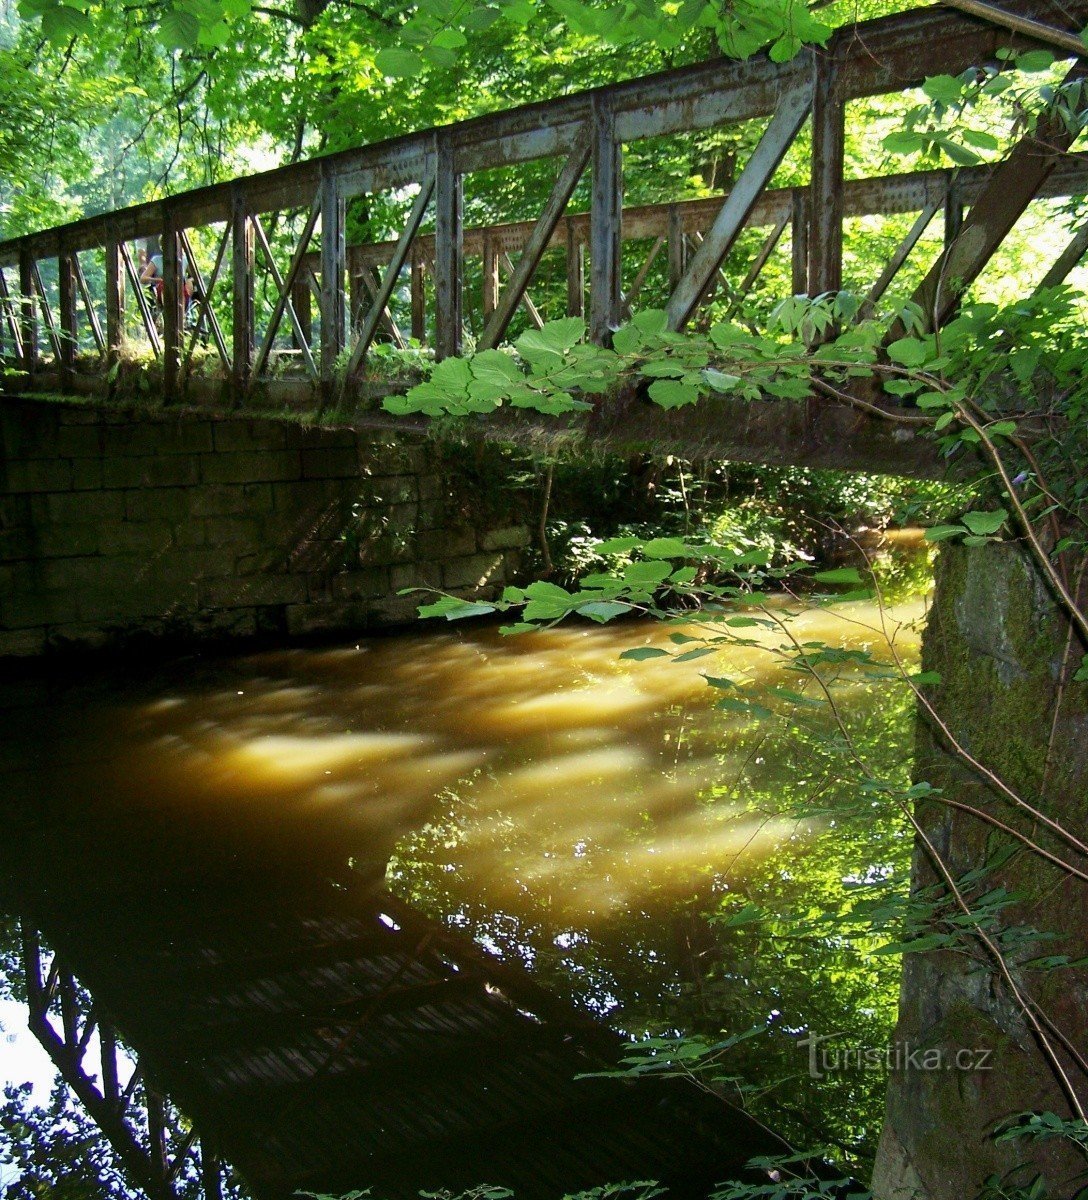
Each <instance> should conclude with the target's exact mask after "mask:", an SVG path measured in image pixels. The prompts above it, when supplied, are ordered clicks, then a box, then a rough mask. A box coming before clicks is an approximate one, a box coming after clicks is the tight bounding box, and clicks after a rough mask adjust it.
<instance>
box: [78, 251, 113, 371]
mask: <svg viewBox="0 0 1088 1200" xmlns="http://www.w3.org/2000/svg"><path fill="white" fill-rule="evenodd" d="M72 274H73V275H75V278H76V286H77V287H78V288H79V294H80V297H81V298H82V300H83V308H84V311H85V312H86V313H87V321H88V324H89V325H90V328H91V337H93V338H94V344H95V346H96V347H97V349H98V356H99V358H103V359H104V358H105V357H106V339H105V338H104V337H103V336H102V323H101V322H100V321H99V319H98V313H97V312H96V311H95V307H94V301H93V300H92V299H91V289H90V288H89V287H88V286H87V277H86V275H84V274H83V266H82V264H81V263H80V261H79V255H78V254H73V255H72Z"/></svg>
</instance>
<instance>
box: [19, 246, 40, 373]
mask: <svg viewBox="0 0 1088 1200" xmlns="http://www.w3.org/2000/svg"><path fill="white" fill-rule="evenodd" d="M19 295H20V303H19V313H20V324H21V326H22V343H23V361H22V368H23V370H24V371H25V372H26V373H27V375H28V376H29V377H30V379H31V380H32V381H33V379H34V374H35V372H36V370H37V368H38V313H37V309H36V308H35V305H34V254H33V252H32V251H31V249H30V246H29V245H28V244H27V243H26V242H24V243H23V244H22V245H21V246H20V247H19Z"/></svg>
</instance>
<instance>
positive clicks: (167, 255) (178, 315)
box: [162, 209, 185, 404]
mask: <svg viewBox="0 0 1088 1200" xmlns="http://www.w3.org/2000/svg"><path fill="white" fill-rule="evenodd" d="M162 314H163V315H162V385H163V399H164V400H165V401H166V403H167V404H172V403H174V402H175V401H176V400H178V398H179V387H180V383H181V354H182V337H183V333H184V329H185V268H184V264H183V261H182V254H181V241H180V238H179V235H178V226H177V221H176V220H175V219H174V216H173V214H172V213H171V212H170V210H169V209H167V212H166V217H165V219H164V221H163V229H162Z"/></svg>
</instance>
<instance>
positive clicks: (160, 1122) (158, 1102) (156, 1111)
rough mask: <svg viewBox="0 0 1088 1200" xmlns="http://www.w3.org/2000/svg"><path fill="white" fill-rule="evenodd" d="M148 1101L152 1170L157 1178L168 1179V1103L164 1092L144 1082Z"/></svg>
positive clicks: (148, 1138)
mask: <svg viewBox="0 0 1088 1200" xmlns="http://www.w3.org/2000/svg"><path fill="white" fill-rule="evenodd" d="M144 1094H145V1097H146V1101H147V1149H148V1155H149V1157H150V1160H151V1171H152V1174H153V1176H154V1177H155V1178H156V1179H159V1180H162V1181H163V1182H164V1183H165V1181H166V1105H165V1103H164V1102H163V1098H162V1094H161V1093H160V1092H158V1091H156V1090H155V1089H154V1088H153V1087H152V1086H151V1085H150V1084H149V1083H146V1082H145V1084H144Z"/></svg>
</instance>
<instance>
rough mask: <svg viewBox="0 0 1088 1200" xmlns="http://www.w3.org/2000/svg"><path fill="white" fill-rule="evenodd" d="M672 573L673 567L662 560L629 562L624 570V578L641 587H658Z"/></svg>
mask: <svg viewBox="0 0 1088 1200" xmlns="http://www.w3.org/2000/svg"><path fill="white" fill-rule="evenodd" d="M671 574H672V567H671V566H670V565H669V564H668V563H667V562H662V561H660V560H657V561H654V562H634V563H629V564H628V565H627V566H626V567H624V570H623V578H624V581H625V582H627V583H632V584H635V585H636V586H641V587H656V586H657V584H659V583H663V582H664V581H665V580H666V579H668V577H669V576H670V575H671Z"/></svg>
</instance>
